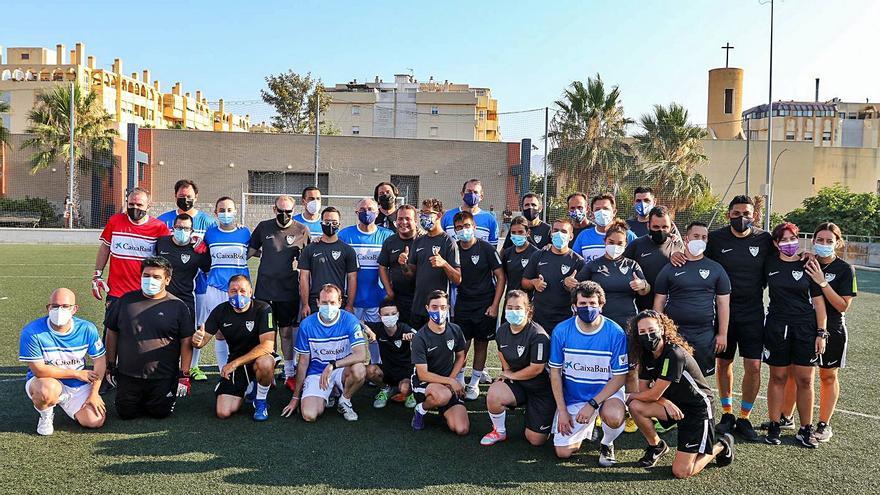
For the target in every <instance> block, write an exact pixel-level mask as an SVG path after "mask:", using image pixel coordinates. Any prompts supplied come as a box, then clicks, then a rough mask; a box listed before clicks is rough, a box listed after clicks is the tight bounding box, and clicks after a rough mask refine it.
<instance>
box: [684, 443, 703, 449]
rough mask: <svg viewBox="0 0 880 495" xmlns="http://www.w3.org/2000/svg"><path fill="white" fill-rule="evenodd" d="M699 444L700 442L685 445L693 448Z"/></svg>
mask: <svg viewBox="0 0 880 495" xmlns="http://www.w3.org/2000/svg"><path fill="white" fill-rule="evenodd" d="M697 445H700V444H698V443H689V444H686V445H685V447H687V448H689V449H692V448H694V447H696V446H697Z"/></svg>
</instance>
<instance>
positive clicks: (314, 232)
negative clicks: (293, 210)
mask: <svg viewBox="0 0 880 495" xmlns="http://www.w3.org/2000/svg"><path fill="white" fill-rule="evenodd" d="M293 219H294V220H295V221H297V222H299V223H301V224H303V225H305V226H306V227H307V228H308V229H309V237H311V238H312V240H313V241H314V240H315V239H318V238H319V237H321V235H322V234H323V233H324V232H323V231H322V230H321V216H320V215H318V219H317V220H315V221H311V220H306V219H305V218H304V217H303V214H302V213H297V214H296V215H294V216H293Z"/></svg>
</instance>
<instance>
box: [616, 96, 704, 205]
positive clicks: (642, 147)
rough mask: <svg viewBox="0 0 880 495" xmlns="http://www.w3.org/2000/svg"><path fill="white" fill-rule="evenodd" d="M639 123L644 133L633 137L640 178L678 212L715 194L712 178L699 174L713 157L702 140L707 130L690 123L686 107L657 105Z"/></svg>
mask: <svg viewBox="0 0 880 495" xmlns="http://www.w3.org/2000/svg"><path fill="white" fill-rule="evenodd" d="M639 124H640V126H641V127H642V132H641V133H639V134H636V135H635V136H633V137H634V138H635V140H636V142H635V149H636V151H637V152H638V155H639V158H640V160H641V162H642V167H641V168H642V170H643V171H642V172H641V177H639V178H640V180H641V181H642V183H644V184H645V185H650V186H651V187H652V188H653V189H654V193H655V195H656V196H657V198H658V200H659V201H660V202H662V203H663V204H664V205H666V206H667V207H669V208H670V209H672V210H673V211H676V210H679V209H683V208H687V207H689V206H691V205H692V204H694V203H697V202H700V201H704V200H705V198H706V196H707V195H711V187H710V185H709V181H708V180H707V179H706V177H704V176H703V175H701V174H699V173H697V169H698V167H699V166H701V165H703V164H706V163H708V160H709V159H708V158H707V157H706V155H705V153H704V151H703V144H702V142H701V141H700V140H701V139H703V138H704V137H706V131H705V130H703V129H702V128H700V127H698V126H696V125H693V124H691V123H690V122H688V111H687V110H686V109H685V108H684V107H683V106H681V105H679V104H678V103H670V104H669V106H668V107H664V106H663V105H654V112H653V113H651V114H645V115H642V117H641V118H640V119H639Z"/></svg>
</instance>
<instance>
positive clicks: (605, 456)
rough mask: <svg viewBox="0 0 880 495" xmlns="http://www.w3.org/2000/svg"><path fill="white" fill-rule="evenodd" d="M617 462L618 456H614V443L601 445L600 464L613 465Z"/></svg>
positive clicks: (604, 465) (603, 465)
mask: <svg viewBox="0 0 880 495" xmlns="http://www.w3.org/2000/svg"><path fill="white" fill-rule="evenodd" d="M615 464H617V458H616V457H614V445H605V444H604V443H603V444H600V445H599V465H600V466H602V467H611V466H613V465H615Z"/></svg>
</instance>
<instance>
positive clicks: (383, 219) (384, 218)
mask: <svg viewBox="0 0 880 495" xmlns="http://www.w3.org/2000/svg"><path fill="white" fill-rule="evenodd" d="M399 211H400V209H395V210H394V211H392V212H391V214H390V215H386V214H384V213H382V210H379V214H378V215H377V216H376V225H378V226H379V227H384V228H386V229H388V230H390V231H392V232H394V233H395V234H396V233H397V225H395V223H394V222H396V221H397V213H398V212H399Z"/></svg>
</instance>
